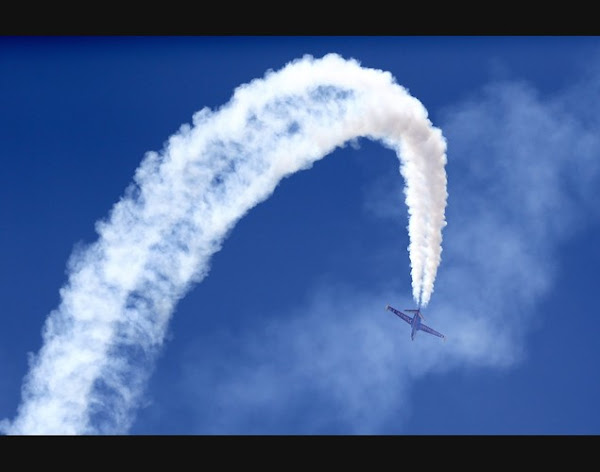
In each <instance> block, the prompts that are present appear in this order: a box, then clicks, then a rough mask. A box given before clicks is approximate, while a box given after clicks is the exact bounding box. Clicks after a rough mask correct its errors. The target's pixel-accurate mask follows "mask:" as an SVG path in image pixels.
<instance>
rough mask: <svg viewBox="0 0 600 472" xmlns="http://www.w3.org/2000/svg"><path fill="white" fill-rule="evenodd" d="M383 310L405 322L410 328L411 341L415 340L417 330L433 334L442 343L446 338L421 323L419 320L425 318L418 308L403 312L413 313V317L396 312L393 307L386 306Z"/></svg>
mask: <svg viewBox="0 0 600 472" xmlns="http://www.w3.org/2000/svg"><path fill="white" fill-rule="evenodd" d="M385 309H386V310H389V311H391V312H392V313H394V314H395V315H397V316H398V317H399V318H402V319H403V320H404V321H406V322H407V323H408V324H409V325H411V326H412V331H411V333H410V339H412V340H413V341H414V340H415V335H416V334H417V331H419V330H421V331H425V332H426V333H429V334H433V335H434V336H437V337H439V338H442V339H443V340H444V341H445V340H446V336H444V335H443V334H442V333H438V332H437V331H436V330H435V329H431V328H430V327H429V326H427V325H424V324H423V323H421V319H423V320H424V319H425V317H424V316H423V314H422V313H421V309H420V308H417V309H416V310H405V311H409V312H411V313H414V316H410V315H407V314H406V313H402V312H401V311H400V310H396V309H395V308H394V307H391V306H389V305H386V307H385Z"/></svg>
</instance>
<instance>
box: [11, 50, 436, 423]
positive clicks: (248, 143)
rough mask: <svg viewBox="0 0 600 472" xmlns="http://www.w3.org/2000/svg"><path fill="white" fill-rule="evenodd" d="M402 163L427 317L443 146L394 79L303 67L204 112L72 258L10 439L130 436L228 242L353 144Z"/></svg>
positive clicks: (143, 169) (146, 164)
mask: <svg viewBox="0 0 600 472" xmlns="http://www.w3.org/2000/svg"><path fill="white" fill-rule="evenodd" d="M357 137H367V138H370V139H373V140H378V141H381V142H382V143H383V144H384V145H386V146H388V147H390V148H392V149H394V150H395V151H396V153H397V155H398V157H399V158H400V161H401V166H400V172H401V173H402V175H403V177H404V180H405V194H406V204H407V205H408V213H409V223H408V232H409V237H410V245H409V256H410V263H411V267H412V280H413V297H414V298H415V301H416V302H418V303H420V304H421V305H423V306H424V305H426V304H427V303H428V301H429V298H430V296H431V293H432V291H433V284H434V280H435V275H436V271H437V267H438V265H439V262H440V254H441V231H442V228H443V226H444V225H445V219H444V212H445V207H446V197H447V193H446V173H445V164H446V155H445V150H446V143H445V140H444V138H443V136H442V134H441V131H440V130H439V129H437V128H434V127H432V125H431V122H430V121H429V120H428V118H427V111H426V110H425V108H424V107H423V106H422V104H421V103H420V102H419V101H418V100H417V99H415V98H413V97H412V96H410V95H409V94H408V93H407V91H406V90H405V89H404V88H402V87H401V86H399V85H397V84H396V83H395V80H394V78H393V77H392V75H391V74H390V73H388V72H383V71H379V70H374V69H367V68H361V67H360V65H359V63H358V62H356V61H354V60H344V59H343V58H341V57H339V56H338V55H335V54H330V55H327V56H325V57H323V58H322V59H318V60H316V59H313V58H312V57H310V56H306V57H304V58H303V59H301V60H297V61H294V62H292V63H290V64H288V65H287V66H286V67H284V68H283V69H281V70H280V71H278V72H272V71H269V72H268V73H267V74H266V76H265V78H264V79H259V80H254V81H253V82H251V83H249V84H246V85H243V86H241V87H239V88H238V89H237V90H236V91H235V93H234V96H233V98H232V99H231V101H230V102H229V103H228V104H227V105H225V106H224V107H223V108H221V109H219V110H217V111H215V112H211V111H210V110H208V109H203V110H201V111H199V112H198V113H196V114H195V115H194V117H193V126H189V125H184V126H182V127H181V129H180V130H179V131H178V132H177V133H176V134H174V135H173V136H171V137H170V138H169V140H168V142H167V144H166V146H165V148H164V150H163V151H162V152H161V153H160V154H159V153H148V154H147V155H146V157H145V158H144V160H143V162H142V163H141V165H140V167H139V168H138V169H137V171H136V174H135V180H134V183H132V184H131V186H130V187H129V188H128V189H127V190H126V192H125V195H124V197H123V198H122V199H121V200H120V201H119V202H118V203H117V204H116V205H115V206H114V207H113V209H112V211H111V213H110V216H109V218H108V219H107V220H105V221H100V222H98V223H97V232H98V234H99V238H98V240H97V241H96V242H95V243H94V244H92V245H91V246H89V247H87V248H86V249H85V250H82V251H80V252H79V253H77V254H74V255H73V256H72V258H71V261H70V264H69V279H68V283H67V284H66V285H65V286H64V287H63V288H62V289H61V291H60V294H61V303H60V305H59V307H58V308H57V309H56V310H54V311H53V312H52V313H50V315H49V317H48V319H47V321H46V324H45V326H44V331H43V341H44V342H43V346H42V348H41V350H40V352H39V353H38V354H37V356H35V357H34V358H32V360H31V363H30V371H29V373H28V375H27V377H26V378H25V381H24V384H23V390H22V403H21V405H20V406H19V408H18V414H17V417H16V418H15V419H14V420H13V421H12V422H9V421H8V420H4V422H3V424H2V429H3V430H4V431H5V432H7V433H9V434H90V433H98V432H99V433H114V432H120V431H124V430H126V429H128V428H129V426H130V424H131V421H132V418H133V414H132V411H133V409H134V407H135V405H136V402H137V401H138V400H139V395H140V393H141V392H142V390H143V386H144V383H145V381H146V379H147V377H148V375H149V371H150V367H149V366H151V365H152V361H153V359H154V356H155V354H156V352H157V350H158V349H159V348H160V346H161V344H162V342H163V339H164V335H165V331H166V327H167V323H168V321H169V318H170V316H171V314H172V312H173V309H174V307H175V304H176V303H177V301H178V300H179V299H180V298H181V297H182V296H183V295H184V294H185V293H186V291H187V290H188V288H189V287H190V285H191V284H193V283H197V282H199V281H201V280H202V279H203V278H204V277H205V276H206V274H207V272H208V268H209V261H210V257H211V256H212V255H213V254H214V253H215V252H216V251H218V250H219V248H220V246H221V244H222V242H223V240H224V239H225V237H226V236H227V233H228V231H230V230H231V229H232V227H233V226H234V224H235V223H236V222H237V221H238V220H239V219H240V218H241V217H242V216H243V215H244V214H245V213H246V212H247V211H248V210H250V209H251V208H252V207H253V206H255V205H256V204H258V203H259V202H261V201H263V200H265V199H266V198H267V197H268V196H269V195H270V194H271V193H272V192H273V191H274V189H275V188H276V186H277V185H278V183H279V182H280V181H281V179H282V178H284V177H286V176H288V175H290V174H293V173H294V172H297V171H298V170H300V169H305V168H308V167H310V166H311V165H312V164H313V163H314V162H315V161H316V160H318V159H321V158H322V157H323V156H325V155H327V154H329V153H330V152H331V151H333V150H334V149H335V148H336V147H338V146H342V145H343V144H344V143H346V142H347V141H348V140H351V139H354V138H357Z"/></svg>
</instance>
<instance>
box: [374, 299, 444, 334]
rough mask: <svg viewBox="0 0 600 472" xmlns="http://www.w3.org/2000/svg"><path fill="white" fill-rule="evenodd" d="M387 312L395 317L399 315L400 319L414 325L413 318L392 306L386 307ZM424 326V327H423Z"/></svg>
mask: <svg viewBox="0 0 600 472" xmlns="http://www.w3.org/2000/svg"><path fill="white" fill-rule="evenodd" d="M385 309H386V310H389V311H391V312H392V313H394V314H395V315H397V316H398V317H400V318H402V319H403V320H404V321H406V322H407V323H408V324H411V323H412V317H411V316H408V315H407V314H406V313H402V312H401V311H400V310H396V309H395V308H393V307H391V306H389V305H388V306H386V307H385ZM421 326H422V325H421ZM438 334H439V333H438Z"/></svg>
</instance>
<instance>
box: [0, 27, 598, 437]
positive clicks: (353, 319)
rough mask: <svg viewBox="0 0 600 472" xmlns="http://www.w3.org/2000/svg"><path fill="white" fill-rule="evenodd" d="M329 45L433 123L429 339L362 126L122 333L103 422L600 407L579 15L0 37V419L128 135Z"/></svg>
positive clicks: (568, 417) (486, 418)
mask: <svg viewBox="0 0 600 472" xmlns="http://www.w3.org/2000/svg"><path fill="white" fill-rule="evenodd" d="M327 53H337V54H339V55H340V56H342V57H343V58H346V59H350V58H354V59H356V60H358V61H359V62H360V64H361V66H362V67H365V68H373V69H380V70H383V71H389V72H390V73H391V74H392V75H393V76H394V77H395V79H396V81H397V83H398V84H400V85H402V86H403V87H406V88H407V89H408V91H409V93H410V94H411V95H412V96H414V97H415V98H417V99H418V100H419V101H420V102H421V103H422V104H423V105H424V106H425V108H426V109H427V111H428V113H429V119H430V120H431V122H432V123H433V125H434V126H436V127H439V128H440V129H441V130H442V133H443V135H444V136H445V138H446V140H447V146H448V147H447V159H448V163H447V166H446V172H447V178H448V186H447V190H448V205H447V208H446V220H447V226H446V227H445V228H444V230H443V241H442V248H443V252H442V261H441V264H440V265H439V269H438V272H437V278H436V280H435V290H434V292H433V295H432V297H431V302H430V303H429V305H428V306H427V307H426V309H425V310H424V314H425V317H426V323H427V324H428V325H430V326H432V327H433V328H435V329H437V330H439V331H441V332H443V333H444V334H446V335H447V337H448V339H447V341H446V342H442V341H441V340H440V339H438V338H436V337H433V336H429V335H427V334H425V333H419V334H418V335H417V337H416V338H415V340H414V341H411V339H410V327H409V326H408V325H406V324H405V323H403V322H402V321H401V320H400V319H398V318H396V317H394V316H393V315H392V314H391V313H389V312H386V311H384V307H385V306H386V304H388V303H389V304H391V305H393V306H395V307H397V308H400V309H403V308H410V307H411V306H412V305H413V304H414V302H413V300H412V297H411V277H410V270H411V268H410V263H409V258H408V252H407V247H408V243H409V239H408V233H407V221H408V213H407V208H406V205H405V203H404V196H403V193H402V189H403V186H404V181H403V179H402V176H401V175H400V174H399V172H398V159H397V157H396V156H395V154H394V153H393V151H391V150H390V149H388V148H385V147H383V146H382V145H381V144H380V143H379V142H374V141H370V140H367V139H361V140H359V142H358V145H356V146H346V147H344V148H341V149H337V150H335V151H334V152H332V153H330V154H328V155H327V156H325V157H324V158H323V159H321V160H319V161H317V162H316V163H315V164H314V165H313V166H312V167H311V168H310V169H307V170H303V171H300V172H298V173H296V174H294V175H292V176H290V177H289V178H285V179H284V180H282V181H281V183H280V184H279V185H278V186H277V188H276V190H275V192H274V193H273V194H272V195H271V196H270V197H269V198H268V199H267V200H265V201H264V202H262V203H260V204H259V205H257V206H256V207H254V208H252V209H251V210H250V211H249V212H248V213H247V214H246V215H245V216H244V217H243V218H242V219H241V220H240V221H239V222H238V223H237V224H236V225H235V227H234V228H233V229H232V230H231V232H230V233H229V235H228V237H227V238H226V239H225V241H224V242H223V245H222V249H221V250H220V251H218V252H216V254H215V255H214V256H213V257H212V259H211V260H210V271H209V272H208V276H207V277H206V278H205V279H203V280H202V282H201V283H199V284H194V285H193V286H191V287H190V288H189V291H187V293H185V294H184V295H185V296H183V298H181V300H179V302H178V303H177V304H176V306H175V308H174V310H173V313H172V316H171V317H170V318H169V319H168V325H167V328H166V333H165V337H164V340H163V342H162V345H160V346H159V347H158V348H157V350H156V352H155V354H156V355H155V356H154V357H153V356H148V357H144V356H142V358H141V359H140V358H139V357H135V362H136V363H139V366H140V369H141V371H143V372H146V373H147V378H146V379H142V380H143V387H142V389H141V392H142V396H141V398H139V399H136V400H135V401H134V402H133V404H132V405H131V406H130V407H128V408H127V411H126V412H125V413H126V414H127V415H129V418H130V421H129V423H128V424H127V425H126V426H122V428H121V430H120V431H118V432H122V433H125V434H416V435H421V434H426V435H430V434H450V435H457V434H460V435H462V434H477V435H483V434H485V435H488V434H494V435H496V434H527V435H528V434H569V435H571V434H598V433H600V414H599V410H598V407H597V399H598V397H600V377H599V376H598V375H597V374H596V370H597V369H596V364H595V362H596V359H598V357H599V356H600V344H599V343H598V342H597V333H598V330H599V328H600V322H599V321H598V316H597V314H598V310H597V297H596V294H597V293H596V287H597V277H596V272H597V268H598V266H599V263H600V251H599V250H598V249H597V245H596V241H598V238H599V237H600V210H599V207H598V201H600V200H599V197H600V190H599V189H600V185H599V184H600V133H599V132H598V129H599V125H600V122H599V121H600V120H599V118H598V113H597V109H598V105H600V87H598V84H599V83H600V38H598V37H585V36H584V37H558V36H557V37H535V36H532V37H476V36H473V37H417V36H415V37H377V36H373V37H368V36H365V37H292V36H287V37H226V36H225V37H177V36H173V37H63V38H53V37H3V38H0V139H1V142H2V151H1V154H2V158H1V159H2V172H0V192H1V197H0V215H1V217H0V248H1V249H0V250H1V251H2V252H1V258H2V261H3V263H2V265H1V266H0V287H1V288H0V293H1V295H2V301H3V309H2V316H0V323H1V324H0V392H2V394H1V396H0V420H1V419H3V418H5V419H7V420H10V421H12V420H13V419H14V418H15V417H16V416H17V412H18V408H19V405H21V404H22V401H23V399H22V397H21V387H22V385H23V381H24V377H25V376H26V374H27V373H28V371H29V366H28V358H29V356H30V355H32V354H37V353H38V352H39V350H40V349H41V348H42V344H43V343H42V329H43V327H44V323H45V321H46V319H47V318H48V316H49V315H50V313H51V312H52V311H53V310H55V309H56V308H57V307H58V306H59V305H60V303H61V289H62V288H63V287H64V286H65V284H66V283H67V280H68V274H69V271H70V270H71V264H70V263H69V260H72V259H70V258H71V256H72V254H73V253H74V251H75V253H77V254H80V253H81V252H82V251H84V250H85V249H84V248H85V247H87V245H90V244H93V243H94V242H95V241H96V240H97V239H98V233H97V232H96V222H98V221H99V220H103V219H105V218H107V216H108V215H109V213H110V211H111V208H112V207H113V205H114V204H116V203H117V202H118V201H119V200H120V198H121V197H122V196H123V195H124V193H125V189H126V188H127V186H128V185H129V184H130V183H131V182H132V181H133V178H134V175H135V172H136V169H137V168H138V166H139V165H140V163H141V162H142V160H143V159H144V156H145V154H146V153H147V152H149V151H156V152H159V151H161V149H162V148H163V145H164V143H165V142H166V141H167V139H168V138H169V137H170V136H171V135H173V134H174V133H176V132H177V131H178V130H179V128H180V126H181V125H183V124H185V123H188V124H191V123H192V117H193V115H194V113H196V112H197V111H199V110H201V109H203V108H205V107H208V108H209V109H211V110H212V111H217V110H218V109H219V108H220V107H221V106H223V105H225V104H226V103H227V102H229V100H230V98H231V96H232V94H233V93H234V90H235V89H236V88H237V87H238V86H240V85H242V84H245V83H248V82H250V81H252V80H253V79H255V78H262V77H264V75H265V72H266V71H268V70H269V69H272V70H275V71H276V70H279V69H281V68H282V67H283V66H285V65H286V63H288V62H290V61H292V60H294V59H298V58H301V57H302V56H303V55H305V54H310V55H312V56H314V57H315V58H320V57H322V56H324V55H325V54H327ZM256 132H257V133H260V131H256ZM167 257H168V256H167ZM125 319H126V315H125V314H123V318H122V319H120V321H121V322H123V321H124V320H125ZM140 329H141V330H142V331H143V330H144V327H140ZM132 351H135V349H133V350H132ZM138 354H139V353H136V352H125V353H123V354H122V355H123V357H124V358H127V356H132V355H133V356H135V355H138ZM132 362H133V361H132ZM90 368H92V367H90ZM99 388H100V387H99ZM115 402H116V404H118V399H117V400H115ZM121 413H122V412H121ZM117 415H118V412H117V411H115V410H113V405H112V403H111V402H107V403H106V404H105V405H103V406H100V407H99V408H98V410H94V414H93V415H91V418H92V421H93V422H96V421H97V422H99V423H102V421H104V420H106V418H109V421H108V422H109V423H111V421H112V420H111V418H112V419H113V420H114V417H115V416H117Z"/></svg>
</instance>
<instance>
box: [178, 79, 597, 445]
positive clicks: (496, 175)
mask: <svg viewBox="0 0 600 472" xmlns="http://www.w3.org/2000/svg"><path fill="white" fill-rule="evenodd" d="M595 83H597V81H592V80H590V81H588V82H580V83H577V84H575V85H574V86H573V88H571V89H568V90H565V91H562V92H561V93H559V94H556V95H554V96H551V97H542V96H540V95H539V94H538V92H537V91H536V90H535V89H534V88H533V87H532V86H530V85H528V84H526V83H522V82H515V81H512V82H498V83H493V84H491V85H489V86H488V87H485V88H484V89H482V90H481V91H479V92H477V93H476V94H474V96H473V98H472V99H470V100H469V101H467V102H464V103H459V104H457V105H455V106H452V107H449V108H447V109H446V110H445V112H444V113H443V119H442V124H443V126H442V128H443V129H444V133H445V135H446V136H447V138H448V142H449V143H450V145H449V154H448V159H449V163H448V174H449V194H450V200H449V207H448V211H447V215H448V220H449V221H451V224H450V225H449V226H448V228H446V230H445V233H444V262H443V264H442V266H441V271H440V274H439V277H438V281H437V289H436V297H435V298H434V300H433V302H432V303H431V305H430V308H429V310H428V312H429V313H431V314H432V318H431V322H432V325H433V323H434V322H435V328H436V329H439V330H440V331H441V332H443V333H445V334H446V335H447V336H448V341H447V342H446V343H435V342H430V341H431V340H430V339H428V338H426V337H425V335H421V337H420V338H417V340H418V342H417V341H415V342H414V343H412V342H410V340H409V337H408V331H407V328H406V327H404V326H402V325H401V324H398V323H397V322H396V321H397V320H395V319H393V317H390V318H389V319H388V318H387V317H386V316H384V314H382V315H381V317H379V316H376V315H374V310H379V309H381V308H382V303H387V302H388V301H390V300H397V299H398V296H399V294H398V291H397V290H391V289H387V290H385V291H378V290H376V289H373V288H372V287H371V288H370V290H367V289H365V288H364V287H337V288H335V289H332V287H331V286H330V285H325V284H318V285H317V286H316V287H315V289H314V291H315V294H314V295H313V297H312V298H310V299H309V300H308V301H307V303H306V304H304V305H303V306H300V307H297V308H294V309H292V310H290V311H289V312H288V313H285V314H281V313H278V314H277V316H275V315H274V316H273V319H271V320H270V321H269V322H267V323H265V324H264V325H259V326H255V327H254V328H253V329H251V330H249V331H247V332H246V331H245V332H243V333H242V334H240V335H238V336H233V335H232V334H230V335H228V336H225V338H221V337H219V338H218V339H219V341H215V340H214V339H212V336H213V334H214V333H205V334H204V336H203V337H202V338H201V339H200V340H198V342H197V343H195V347H191V346H190V348H189V351H188V353H187V355H186V357H185V359H184V362H183V367H182V372H181V383H180V393H181V395H182V397H183V398H184V399H185V400H186V402H187V403H186V407H187V408H188V411H190V412H193V413H194V414H195V418H194V420H195V426H194V427H193V428H192V429H193V431H194V432H198V433H206V432H208V433H300V434H304V433H309V434H321V433H325V434H327V433H392V434H394V433H402V432H403V423H402V420H404V419H406V418H407V417H408V415H410V412H411V410H412V408H411V396H410V393H411V387H412V386H413V384H414V382H416V381H419V379H420V378H421V377H423V376H424V375H426V374H428V373H435V372H447V371H449V370H451V369H461V370H464V369H474V368H489V369H508V368H510V367H511V366H514V365H515V364H518V363H520V362H525V361H526V357H527V336H528V335H529V334H530V333H531V332H532V330H533V329H535V326H536V324H537V323H543V322H544V319H543V314H539V313H537V312H536V309H535V308H536V306H537V305H538V304H539V303H540V302H541V301H542V300H543V298H544V296H546V295H547V294H548V293H549V292H550V290H552V288H553V284H554V283H555V276H556V274H557V271H558V270H560V267H559V266H558V262H557V261H556V259H557V254H558V251H559V250H560V244H561V242H563V241H565V240H566V239H567V238H570V237H573V236H574V235H575V234H576V232H577V231H579V230H580V229H582V228H583V227H584V226H585V224H586V222H587V221H588V220H587V219H588V218H589V217H590V216H592V217H593V218H594V219H595V221H597V218H598V212H597V208H596V207H595V206H594V203H595V202H597V201H598V198H597V197H598V190H597V189H598V188H599V186H598V184H599V177H600V160H598V159H597V156H598V154H599V153H600V138H599V137H598V133H597V129H598V124H599V123H598V119H597V117H595V116H594V117H592V119H590V116H589V113H588V112H587V111H586V110H587V109H588V108H590V107H591V108H594V105H595V103H590V100H591V98H590V97H596V96H598V95H597V94H593V93H592V92H593V90H594V88H592V87H595V85H594V84H595ZM583 102H585V103H586V110H583V109H582V107H581V104H582V103H583ZM382 179H383V180H385V179H386V177H385V176H384V177H382ZM377 183H378V182H377ZM574 183H576V184H577V185H574ZM367 188H368V189H369V188H376V187H375V186H373V187H367ZM591 197H594V198H591ZM397 200H398V195H397V194H393V193H392V194H390V193H389V192H379V191H376V190H368V192H367V195H366V197H365V201H366V203H365V208H366V209H368V210H370V211H372V213H373V215H374V216H375V217H379V218H389V219H390V220H391V221H393V223H394V224H399V222H402V221H405V220H404V219H405V218H406V212H405V211H406V210H405V209H404V208H400V207H399V205H398V204H397ZM389 245H390V246H389V248H388V247H379V248H371V249H370V250H371V251H373V252H377V251H381V252H385V251H387V250H388V249H389V251H390V253H392V254H397V248H396V246H395V244H394V242H393V241H390V243H389ZM401 295H404V294H401ZM404 301H405V302H406V303H408V300H404ZM339 313H344V319H343V323H340V320H339V316H338V315H339ZM433 316H434V318H433ZM211 339H212V340H211ZM224 339H226V341H225V342H222V341H223V340H224ZM431 339H435V340H437V338H431ZM198 346H201V347H198ZM225 352H228V353H229V355H225ZM231 352H234V353H237V354H234V355H232V354H231ZM215 358H218V359H220V360H219V361H216V362H214V361H213V360H214V359H215ZM307 398H309V399H310V400H308V401H307ZM213 412H214V414H213ZM391 418H393V421H392V420H391Z"/></svg>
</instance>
